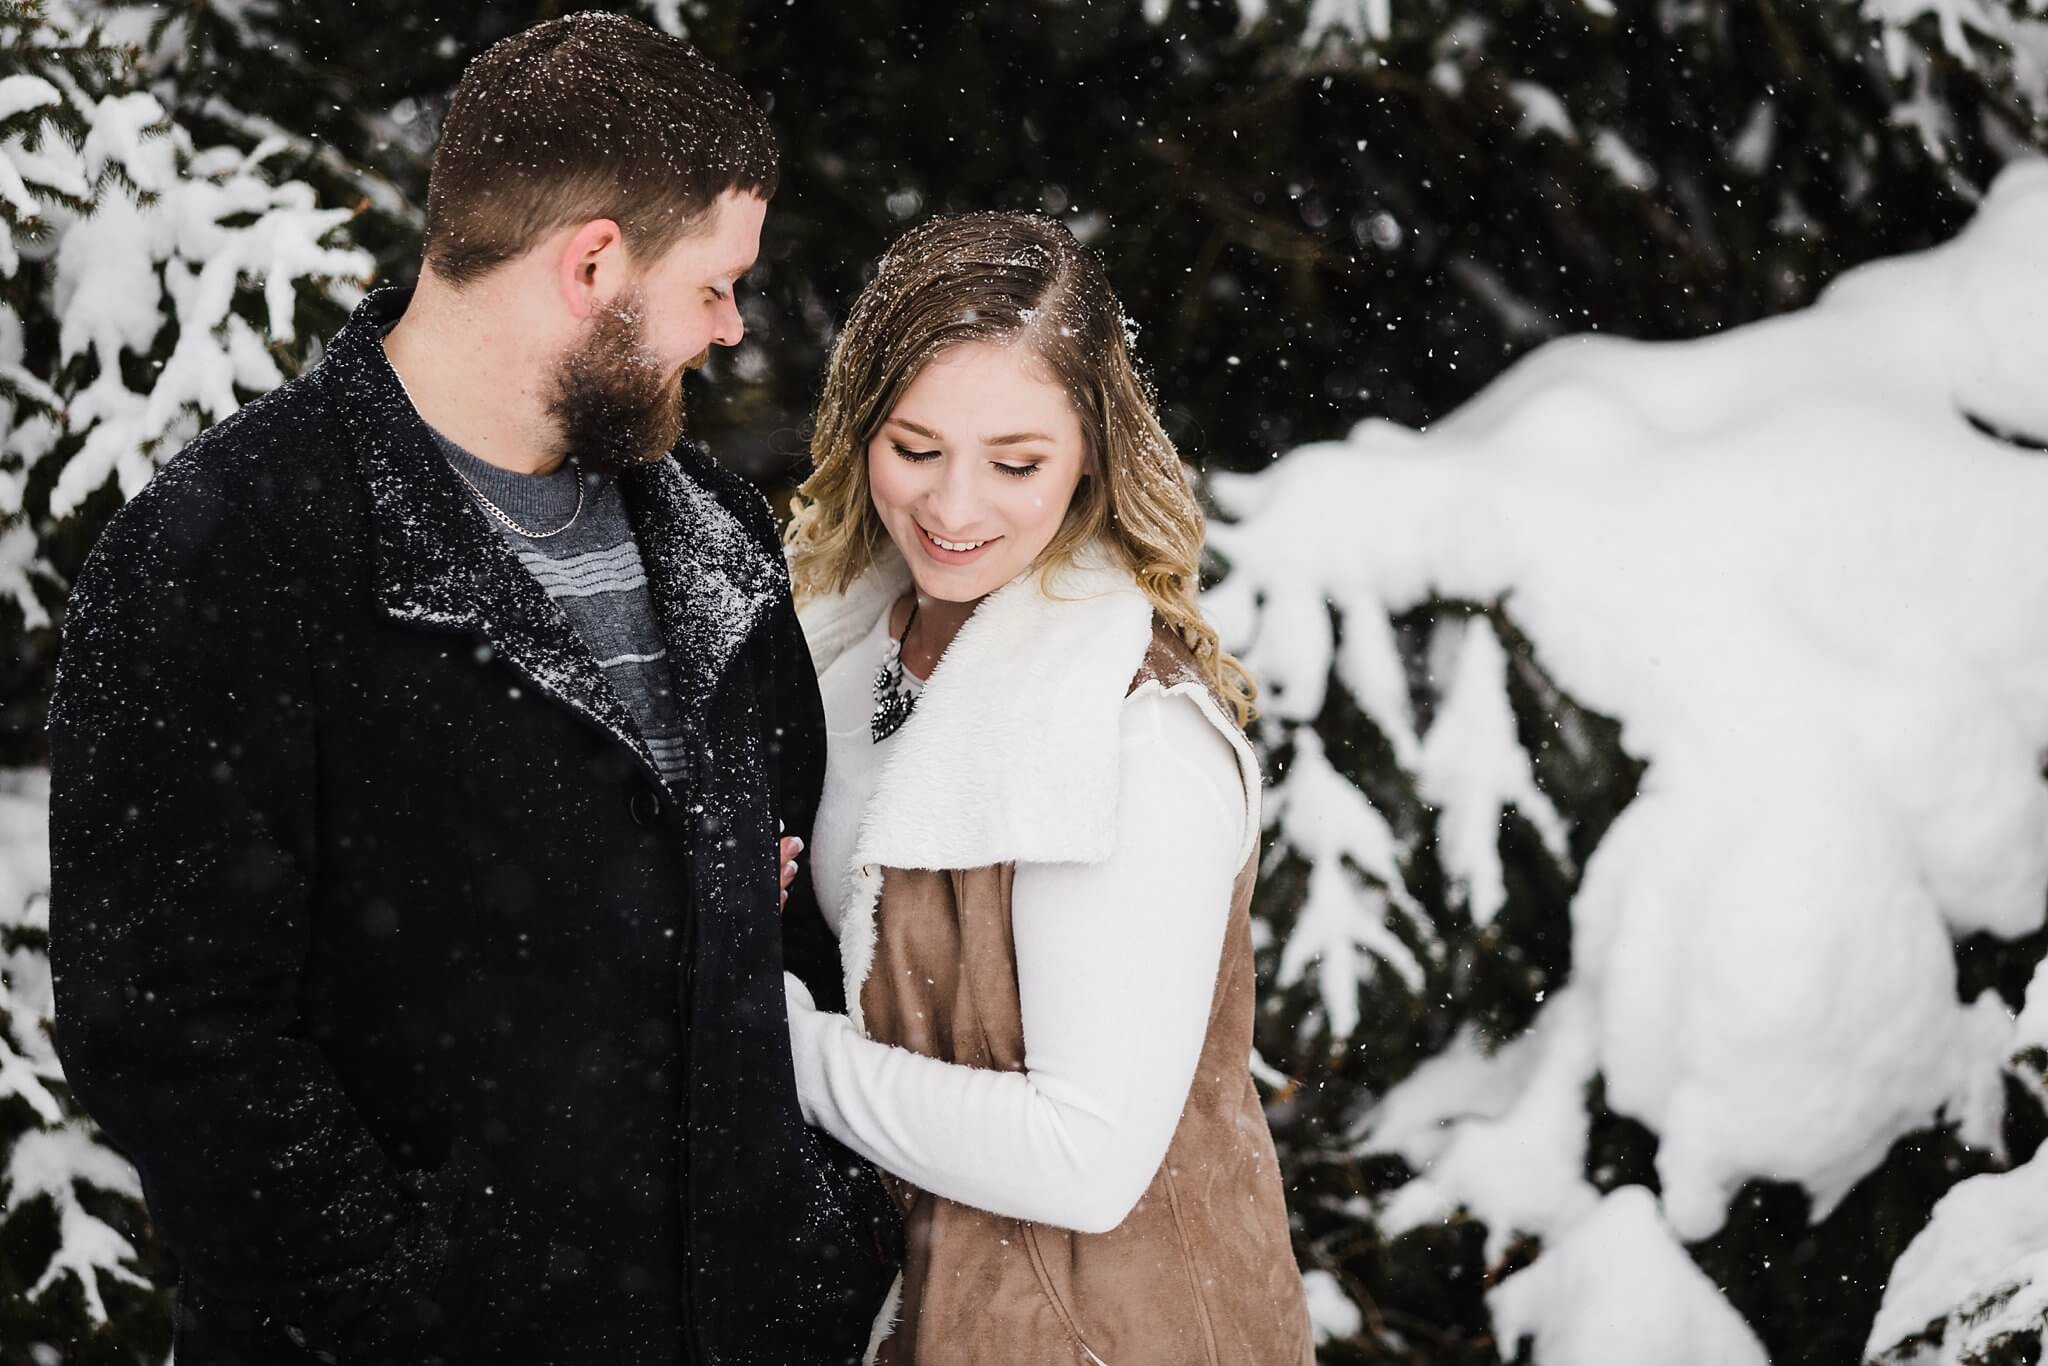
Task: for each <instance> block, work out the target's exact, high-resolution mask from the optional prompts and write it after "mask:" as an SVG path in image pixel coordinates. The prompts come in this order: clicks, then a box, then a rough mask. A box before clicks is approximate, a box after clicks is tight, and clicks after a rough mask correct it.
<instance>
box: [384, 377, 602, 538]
mask: <svg viewBox="0 0 2048 1366" xmlns="http://www.w3.org/2000/svg"><path fill="white" fill-rule="evenodd" d="M384 361H385V364H386V365H390V368H391V377H392V378H393V379H395V380H397V381H398V391H399V392H400V393H402V394H404V395H405V401H406V402H407V403H410V404H412V411H413V416H415V417H419V419H420V421H421V422H422V423H424V422H425V421H426V418H425V417H421V416H420V405H419V401H418V400H417V399H415V398H413V396H412V390H411V389H409V388H407V387H406V384H405V376H404V375H401V374H399V373H398V367H397V366H395V365H391V357H390V356H389V355H388V354H387V355H386V356H385V358H384ZM448 468H449V469H451V470H454V471H455V477H456V478H457V479H460V480H461V481H462V486H463V487H464V488H466V489H468V490H469V491H470V493H471V494H472V495H473V496H474V497H475V498H476V500H477V501H478V502H479V503H482V504H483V505H484V511H485V512H488V513H490V514H491V516H493V517H495V518H497V519H498V520H499V521H501V522H503V523H504V524H505V525H506V526H508V527H511V528H512V529H513V530H514V531H516V532H518V533H519V534H520V535H521V536H524V537H525V538H526V539H527V540H529V541H546V540H551V539H553V538H554V537H556V536H559V535H561V534H562V533H563V532H565V531H567V530H568V529H569V528H570V527H572V526H575V525H576V519H577V518H578V517H581V516H582V515H583V467H582V466H581V465H579V464H577V463H576V462H575V461H574V460H571V461H570V462H569V468H571V469H573V470H575V471H576V507H575V510H574V511H572V512H571V513H570V514H569V520H568V521H566V522H564V523H562V524H561V525H560V526H558V527H556V528H555V529H554V530H553V531H529V530H528V529H527V528H525V527H523V526H521V525H519V523H517V522H515V521H513V520H512V514H511V513H509V512H507V511H505V509H503V508H501V507H499V506H498V505H497V504H496V503H494V502H492V501H491V500H490V498H489V496H488V495H486V494H485V493H484V491H483V490H482V489H480V488H478V487H477V486H476V485H475V484H474V483H472V482H471V480H470V477H469V476H468V475H466V474H464V473H463V472H462V467H461V466H460V465H457V464H456V463H455V462H454V461H452V460H451V461H449V462H448Z"/></svg>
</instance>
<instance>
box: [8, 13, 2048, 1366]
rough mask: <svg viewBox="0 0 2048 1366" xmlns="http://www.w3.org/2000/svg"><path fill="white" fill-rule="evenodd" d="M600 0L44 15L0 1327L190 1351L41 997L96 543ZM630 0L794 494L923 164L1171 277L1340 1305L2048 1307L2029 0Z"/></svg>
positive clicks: (715, 432) (1613, 1348) (28, 271)
mask: <svg viewBox="0 0 2048 1366" xmlns="http://www.w3.org/2000/svg"><path fill="white" fill-rule="evenodd" d="M556 12H558V7H555V6H552V5H539V4H532V5H529V4H516V3H492V4H484V3H477V2H474V0H472V2H469V3H449V4H437V5H435V6H431V7H428V6H419V5H411V4H396V3H379V2H377V0H360V2H357V0H294V3H292V4H289V5H287V4H283V3H281V2H280V0H181V2H180V3H176V4H161V5H111V4H98V3H92V2H91V0H43V3H28V4H24V3H22V2H21V0H0V635H4V638H5V641H6V644H7V647H8V648H7V649H5V650H4V651H0V765H5V770H4V772H0V1366H53V1364H57V1363H62V1364H63V1366H82V1364H84V1363H95V1364H97V1363H117V1362H118V1363H131V1362H148V1363H152V1364H154V1363H159V1362H161V1361H162V1360H163V1357H164V1355H165V1352H166V1348H167V1343H168V1336H169V1335H168V1323H167V1320H166V1308H167V1297H166V1291H165V1287H166V1286H167V1285H168V1284H169V1283H170V1280H171V1277H172V1275H173V1272H172V1268H171V1267H170V1265H169V1263H168V1261H167V1260H166V1258H165V1256H164V1255H163V1253H162V1252H161V1250H160V1249H158V1248H157V1247H156V1246H155V1245H154V1243H153V1241H152V1239H151V1236H150V1233H149V1230H148V1227H147V1221H146V1220H145V1219H144V1218H143V1216H142V1212H141V1206H140V1203H139V1192H138V1190H137V1188H136V1183H135V1178H134V1175H133V1173H132V1171H131V1170H129V1169H128V1168H127V1167H126V1165H125V1164H124V1163H122V1162H121V1160H120V1159H119V1157H118V1155H116V1154H114V1153H112V1152H111V1151H109V1150H108V1149H107V1148H106V1147H105V1146H104V1145H103V1144H101V1143H100V1142H99V1141H98V1140H97V1138H96V1136H95V1135H94V1133H93V1132H92V1130H91V1128H90V1126H89V1124H87V1123H86V1122H85V1121H84V1120H83V1119H82V1117H81V1116H80V1114H79V1112H78V1111H77V1109H76V1107H75V1105H74V1104H73V1102H72V1100H71V1098H70V1097H69V1095H68V1093H67V1092H66V1090H65V1088H64V1085H63V1080H62V1076H61V1072H60V1070H59V1068H58V1067H57V1064H56V1060H55V1056H54V1053H53V1051H52V1049H51V1046H50V1041H49V1037H48V1032H47V1024H48V1018H49V1004H50V997H49V975H48V967H47V962H46V959H45V957H44V953H43V947H44V944H45V942H46V919H47V917H46V899H45V891H46V887H47V879H48V868H47V848H46V831H45V820H44V814H43V808H44V802H45V794H46V792H47V780H46V778H45V777H44V776H43V775H42V773H41V772H40V771H39V769H38V767H37V766H38V763H39V761H40V759H41V757H42V739H41V729H42V716H43V705H44V699H45V697H46V695H47V692H48V687H49V682H50V674H51V670H52V667H53V664H54V658H55V646H56V626H57V624H58V623H59V622H60V621H61V618H62V612H63V602H64V597H65V592H66V587H67V585H68V583H69V580H70V577H71V576H72V575H73V574H74V573H75V572H76V570H77V567H78V565H79V563H80V561H81V560H82V558H83V555H84V553H85V551H86V549H87V548H88V547H89V546H90V544H91V541H92V538H93V536H94V535H95V534H96V533H97V531H98V529H99V528H100V527H101V526H102V525H103V524H104V522H105V519H106V517H107V515H108V514H109V513H110V512H111V510H112V509H113V508H114V507H116V506H118V504H119V502H120V500H121V499H122V498H124V497H126V496H127V495H129V494H132V493H133V492H134V491H135V489H137V488H138V487H140V485H141V484H142V483H143V482H144V481H145V480H146V479H147V478H148V477H149V475H150V473H151V472H152V471H153V470H154V469H155V468H156V466H157V464H158V463H160V462H161V461H162V460H164V459H166V458H168V457H169V456H170V455H171V454H173V453H174V452H175V451H176V450H177V449H178V447H179V446H180V445H181V444H182V443H183V442H184V441H185V440H186V439H188V438H189V437H190V436H191V435H192V433H194V432H196V431H197V430H199V429H200V428H201V427H202V426H204V425H205V424H206V423H209V422H212V421H215V420H217V419H219V418H220V417H222V416H224V415H225V414H227V413H228V412H231V411H232V410H233V409H234V408H235V407H236V406H238V405H239V404H240V403H243V402H246V401H247V400H248V399H250V398H251V397H253V396H255V395H256V394H259V393H261V392H263V391H264V390H266V389H268V388H270V387H272V386H274V385H276V384H277V383H280V382H281V381H282V379H283V378H284V377H285V376H286V375H288V374H291V373H295V372H296V371H297V370H298V369H300V368H301V367H303V366H304V365H306V364H307V363H309V362H311V361H312V360H314V359H317V356H318V339H319V338H320V337H322V336H323V335H325V334H326V333H327V332H328V331H330V330H331V329H332V328H333V327H334V326H335V325H336V324H337V323H338V322H339V320H340V318H341V317H342V316H343V314H344V312H345V310H346V308H347V307H348V306H349V305H350V304H351V303H352V302H353V301H354V300H355V299H356V298H357V297H359V296H360V292H361V290H362V288H363V287H364V286H365V284H366V283H367V282H368V281H370V280H371V279H373V278H377V277H381V276H403V275H404V274H405V273H406V272H407V270H408V269H409V268H410V263H411V261H412V259H413V255H414V252H415V249H416V243H417V232H418V227H419V213H418V208H417V206H418V205H419V204H420V203H421V202H422V200H423V195H424V186H425V167H426V157H427V154H428V151H429V149H430V148H431V146H432V142H433V136H434V127H435V122H436V119H437V117H438V114H439V110H440V108H441V106H442V101H443V100H444V98H445V95H446V92H447V90H448V89H449V87H450V86H451V85H452V83H453V81H454V79H455V77H456V75H457V74H458V73H459V71H460V69H461V66H462V63H463V62H464V61H465V60H466V59H467V58H468V57H469V56H470V55H472V54H474V53H475V52H476V51H478V50H479V49H480V48H481V47H482V46H484V45H485V44H486V43H488V42H489V41H490V40H491V39H493V38H495V37H498V36H501V35H502V34H504V33H506V32H509V31H512V30H514V29H516V28H520V27H523V26H524V25H526V24H527V23H530V22H532V21H534V20H536V19H539V18H544V17H547V16H549V15H551V14H553V13H556ZM634 12H636V13H639V14H641V15H642V16H643V17H645V18H647V19H649V20H650V21H651V22H655V23H657V24H660V25H662V26H664V27H667V28H669V29H670V30H672V31H678V32H684V33H687V34H688V35H689V36H690V37H691V38H692V39H693V40H694V41H696V42H698V43H699V44H700V45H701V46H703V47H704V48H705V49H706V50H707V51H708V52H709V53H710V54H711V55H712V56H713V57H714V59H715V60H717V61H719V62H720V63H721V64H723V65H725V66H726V67H727V68H728V69H730V70H732V71H734V72H735V73H736V74H738V75H739V76H740V77H741V78H742V79H743V80H744V81H745V82H746V83H747V84H748V85H749V87H750V88H752V89H753V90H755V91H756V92H758V93H759V94H760V95H761V97H762V98H763V99H764V101H765V102H767V103H768V104H769V107H770V109H771V116H772V117H773V119H774V120H775V122H776V124H777V126H778V128H779V130H780V131H781V132H782V134H783V136H784V138H785V140H786V144H787V169H786V172H785V180H784V189H783V191H782V193H781V195H780V196H779V197H778V199H777V201H776V205H775V209H774V212H773V213H772V214H771V216H770V219H769V227H768V232H767V238H766V242H765V252H764V256H763V261H762V265H761V267H760V269H759V270H758V272H757V276H756V278H755V279H754V280H753V281H752V283H753V285H754V289H753V291H752V293H751V295H750V296H749V297H748V300H747V302H746V305H745V306H746V307H747V310H748V321H749V337H748V341H747V343H746V344H745V345H744V346H743V347H741V348H740V349H739V350H738V351H737V352H736V353H734V354H732V355H731V356H728V357H721V358H720V359H719V360H718V362H717V363H716V364H715V365H714V367H713V368H712V369H711V371H710V372H709V373H708V375H707V376H706V378H707V380H708V383H707V384H705V385H703V386H701V387H699V388H697V389H695V390H694V391H693V394H692V402H693V410H692V421H693V423H694V424H695V427H696V429H697V431H698V432H699V433H700V434H701V435H702V436H704V437H705V438H706V439H707V440H708V441H709V442H710V444H711V445H712V446H713V448H714V450H716V451H717V453H718V454H719V455H720V456H721V457H722V458H724V459H726V460H728V461H729V462H731V463H733V464H734V465H735V466H737V467H739V468H741V469H743V470H744V471H746V472H747V473H748V474H749V475H751V476H752V477H754V478H756V479H757V480H758V481H759V482H760V483H761V484H762V486H763V487H764V489H767V490H768V491H770V492H771V493H780V492H782V491H785V490H786V488H787V486H788V484H789V482H790V481H791V480H792V479H793V478H794V477H796V476H797V474H798V473H799V471H800V468H801V452H802V450H803V435H802V431H803V424H804V421H805V418H806V415H807V411H808V407H809V404H810V402H811V400H812V398H813V396H814V394H815V392H816V386H817V380H818V372H819V367H820V364H821V362H822V358H823V354H824V347H825V346H826V344H827V343H828V342H829V340H830V337H831V331H832V327H833V324H834V321H835V319H837V318H838V317H839V316H840V315H841V313H842V312H843V310H844V308H845V306H846V304H847V302H848V301H849V300H850V298H851V295H852V293H853V291H854V290H855V289H857V288H858V285H859V282H860V279H861V272H862V270H863V268H864V267H865V266H866V264H867V263H868V262H869V261H871V260H872V259H873V257H874V255H875V254H876V253H877V252H878V251H879V249H880V248H881V246H882V245H883V244H884V243H885V242H886V241H888V240H889V239H890V238H891V237H892V236H893V235H894V234H895V233H897V232H898V231H900V230H901V228H902V227H903V226H905V225H906V224H908V223H910V222H914V221H916V220H918V219H920V218H922V217H923V216H925V215H927V214H929V213H932V212H938V211H944V210H950V209H962V208H973V207H989V206H996V207H1028V208H1039V209H1043V210H1045V211H1047V212H1051V213H1055V214H1058V215H1060V216H1062V217H1063V218H1065V219H1066V220H1067V221H1068V222H1069V223H1070V224H1072V225H1073V227H1074V228H1075V230H1076V232H1078V233H1079V234H1081V235H1082V236H1083V237H1084V238H1085V239H1087V240H1089V241H1091V242H1092V243H1093V244H1094V245H1095V246H1096V247H1097V248H1098V249H1099V250H1100V251H1101V252H1102V254H1103V255H1104V257H1105V260H1106V261H1107V263H1108V265H1109V267H1110V271H1111V274H1112V277H1113V278H1114V279H1115V280H1116V281H1117V284H1118V286H1119V288H1120V290H1121V291H1122V292H1123V294H1124V297H1125V301H1126V303H1127V305H1128V306H1129V308H1130V311H1131V312H1132V314H1133V315H1134V317H1135V318H1136V320H1137V321H1138V322H1139V323H1140V324H1141V326H1142V328H1143V332H1142V335H1141V338H1140V351H1141V354H1142V356H1143V358H1144V359H1145V361H1146V362H1147V364H1148V365H1149V366H1150V368H1151V370H1152V372H1153V374H1154V376H1155V378H1156V379H1157V381H1158V383H1159V386H1160V390H1161V400H1162V405H1163V407H1164V409H1165V411H1166V414H1167V417H1168V421H1169V426H1170V428H1171V429H1172V431H1173V432H1174V435H1175V436H1176V439H1177V440H1179V441H1180V442H1181V445H1182V450H1183V452H1184V454H1185V455H1186V456H1187V457H1188V459H1189V460H1190V461H1191V462H1192V463H1193V464H1195V465H1196V466H1197V467H1199V469H1200V470H1201V471H1202V472H1203V477H1204V481H1205V488H1206V490H1207V494H1208V496H1209V497H1210V499H1211V500H1212V504H1213V506H1214V507H1215V509H1216V510H1217V514H1218V518H1217V524H1216V526H1215V527H1214V534H1213V537H1212V545H1213V548H1214V550H1215V552H1216V560H1215V570H1216V586H1215V588H1214V589H1213V590H1212V595H1211V598H1210V605H1211V608H1212V610H1213V611H1214V612H1215V613H1216V615H1217V616H1218V618H1219V620H1220V621H1221V622H1222V623H1223V624H1224V625H1225V627H1226V631H1227V634H1228V635H1229V637H1230V638H1231V640H1232V641H1233V643H1234V644H1235V645H1236V646H1237V647H1238V648H1240V649H1242V650H1243V651H1244V652H1245V653H1246V655H1247V658H1248V660H1249V662H1250V663H1251V664H1252V666H1253V668H1254V669H1255V671H1257V672H1258V673H1259V674H1260V676H1261V677H1262V679H1263V680H1264V681H1265V682H1266V684H1267V687H1268V692H1267V697H1266V716H1265V718H1264V719H1263V720H1262V722H1261V723H1260V726H1259V730H1258V736H1257V738H1258V740H1259V742H1260V745H1261V748H1262V751H1263V753H1264V755H1265V758H1266V761H1267V766H1268V770H1269V773H1270V775H1271V777H1272V778H1273V780H1274V786H1273V789H1272V792H1271V795H1270V798H1269V802H1268V812H1269V819H1270V821H1271V826H1272V828H1271V832H1270V839H1269V846H1268V850H1269V852H1268V860H1267V865H1266V876H1265V879H1264V882H1263V884H1262V887H1261V892H1260V903H1259V906H1260V914H1261V922H1260V924H1261V933H1262V935H1263V947H1262V950H1261V952H1262V963H1263V966H1264V968H1265V969H1266V972H1267V1003H1266V1010H1265V1015H1264V1017H1263V1018H1262V1021H1261V1033H1260V1052H1261V1058H1260V1064H1259V1065H1260V1072H1261V1076H1262V1079H1263V1080H1264V1081H1265V1083H1266V1084H1267V1085H1268V1087H1269V1091H1268V1094H1269V1097H1270V1099H1271V1108H1270V1115H1271V1118H1272V1120H1273V1123H1274V1127H1275V1132H1276V1134H1277V1136H1278V1138H1279V1140H1280V1144H1281V1150H1282V1155H1283V1160H1284V1162H1285V1164H1286V1166H1287V1171H1288V1177H1289V1186H1290V1200H1291V1203H1292V1205H1293V1209H1294V1212H1295V1217H1296V1222H1297V1247H1298V1250H1299V1252H1300V1256H1301V1261H1302V1265H1303V1268H1304V1272H1305V1274H1306V1275H1307V1277H1308V1281H1309V1288H1310V1294H1311V1301H1312V1303H1313V1305H1314V1307H1315V1311H1316V1315H1317V1320H1318V1324H1319V1336H1320V1337H1321V1338H1322V1343H1321V1354H1322V1359H1323V1360H1324V1361H1325V1362H1327V1363H1404V1364H1407V1366H1494V1364H1495V1363H1504V1362H1514V1361H1517V1360H1521V1361H1526V1362H1533V1363H1537V1364H1538V1366H1752V1364H1753V1363H1762V1362H1766V1361H1768V1362H1775V1363H1778V1366H1794V1364H1795V1363H1817V1364H1827V1366H1836V1364H1839V1366H1852V1364H1854V1363H1863V1362H1875V1363H1888V1364H1890V1366H1906V1364H1907V1363H1924V1364H1926V1366H1932V1363H1957V1364H1960V1363H1982V1364H1983V1366H1993V1364H1994V1363H1995V1364H1998V1366H2009V1364H2013V1363H2035V1362H2038V1361H2040V1360H2041V1358H2042V1339H2043V1335H2044V1331H2048V1154H2043V1155H2042V1156H2040V1157H2038V1158H2037V1157H2036V1156H2035V1154H2036V1151H2037V1149H2038V1148H2039V1146H2040V1143H2041V1140H2042V1138H2043V1137H2044V1136H2048V1110H2044V1103H2048V971H2038V969H2039V967H2040V964H2041V963H2042V961H2043V958H2044V956H2048V782H2044V763H2048V162H2043V161H2040V160H2037V159H2036V158H2038V157H2040V156H2041V154H2042V152H2043V150H2044V149H2048V0H1799V2H1797V3H1785V2H1784V0H1644V2H1643V3H1635V4H1623V3H1619V2H1618V0H1531V2H1527V3H1525V2H1524V0H1488V2H1487V3H1481V2H1480V0H1095V3H1088V0H1039V2H1038V3H1026V2H1025V0H1010V2H1007V3H999V2H997V0H989V2H988V3H981V4H967V5H956V6H931V5H927V4H921V3H918V2H917V0H859V2H858V3H846V4H841V5H834V6H824V5H789V4H785V3H779V2H778V3H768V2H767V0H758V2H755V3H748V2H747V0H666V2H665V3H661V2H657V3H650V4H644V5H640V6H638V7H635V8H634ZM2037 976H2038V978H2039V980H2038V981H2037V980H2036V979H2037Z"/></svg>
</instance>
